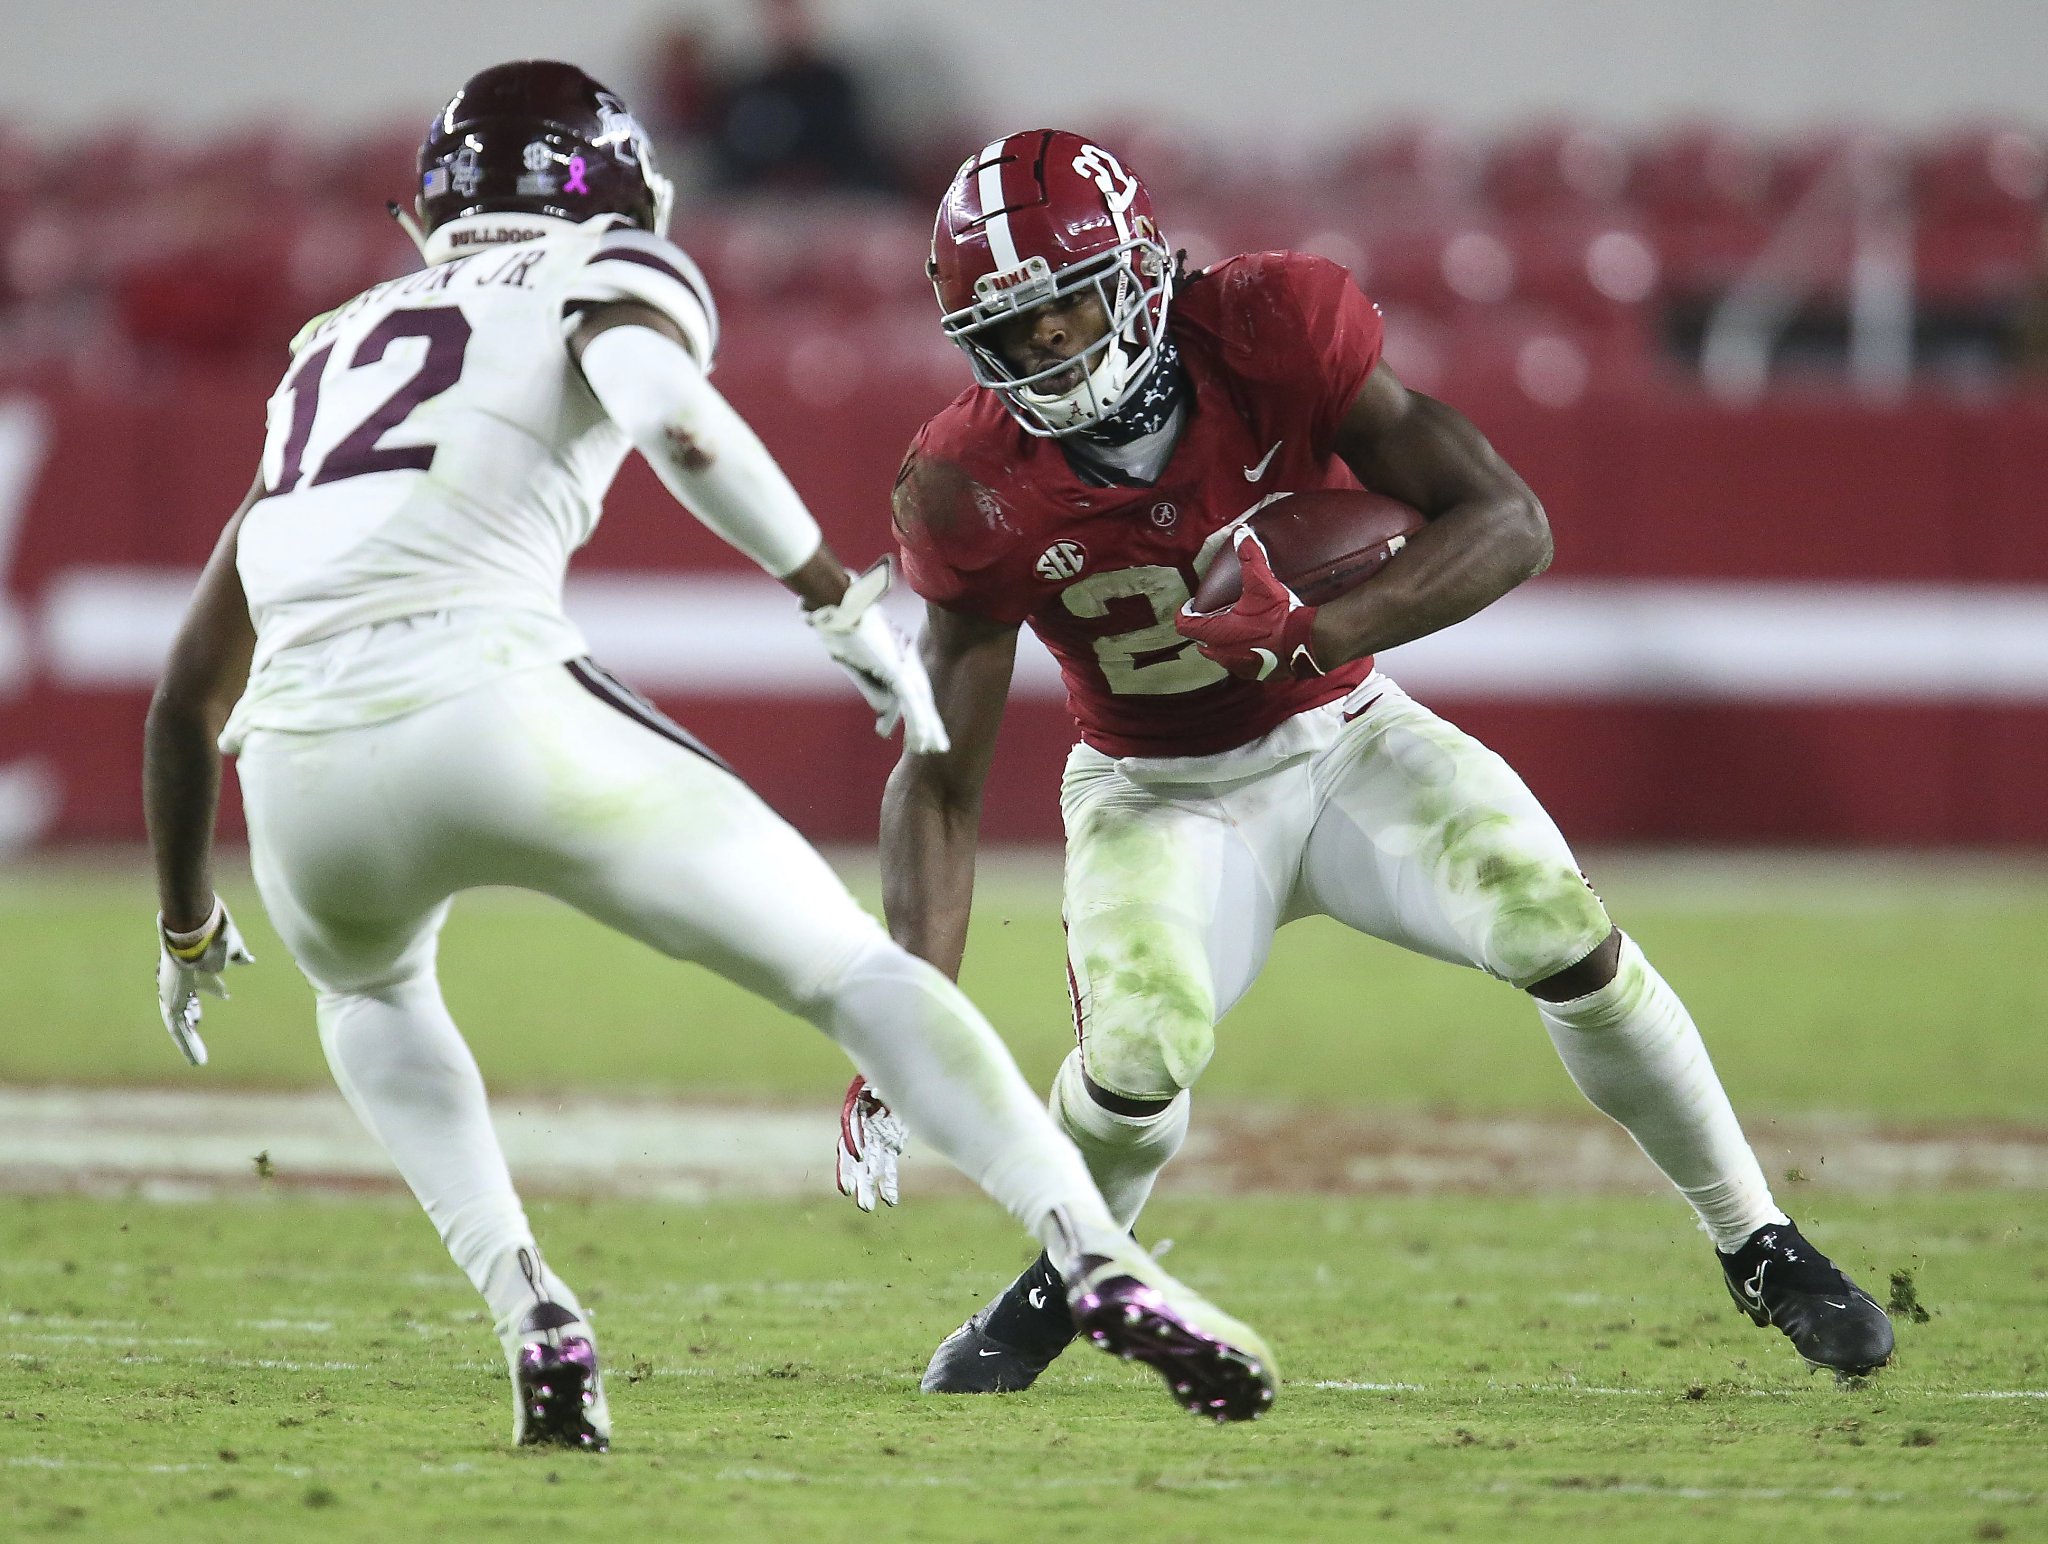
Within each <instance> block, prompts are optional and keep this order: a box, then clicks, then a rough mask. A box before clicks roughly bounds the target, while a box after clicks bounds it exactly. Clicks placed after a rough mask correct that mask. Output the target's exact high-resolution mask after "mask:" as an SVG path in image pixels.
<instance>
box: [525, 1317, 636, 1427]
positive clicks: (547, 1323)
mask: <svg viewBox="0 0 2048 1544" xmlns="http://www.w3.org/2000/svg"><path fill="white" fill-rule="evenodd" d="M506 1351H507V1353H508V1354H509V1355H510V1357H511V1361H512V1441H513V1444H514V1445H515V1446H517V1447H538V1446H550V1447H566V1448H574V1449H577V1450H579V1451H581V1452H585V1453H602V1452H604V1451H606V1450H607V1449H608V1448H610V1446H611V1435H612V1420H611V1412H610V1410H609V1409H608V1408H607V1407H606V1404H605V1397H604V1381H603V1377H602V1375H601V1374H600V1373H599V1371H598V1366H597V1347H595V1346H594V1345H592V1344H591V1342H590V1333H589V1329H588V1327H587V1326H586V1325H585V1324H584V1323H583V1322H582V1321H581V1320H580V1319H578V1318H577V1317H576V1315H575V1314H573V1313H571V1312H570V1311H569V1310H568V1309H566V1308H564V1307H563V1306H562V1305H561V1304H560V1303H550V1302H545V1301H543V1302H541V1303H538V1304H536V1305H535V1306H534V1309H533V1311H532V1312H531V1313H529V1314H528V1315H527V1316H526V1319H525V1322H524V1323H522V1324H521V1325H520V1327H519V1331H518V1334H517V1337H516V1338H515V1339H514V1340H513V1341H512V1342H511V1343H510V1344H508V1345H507V1346H506Z"/></svg>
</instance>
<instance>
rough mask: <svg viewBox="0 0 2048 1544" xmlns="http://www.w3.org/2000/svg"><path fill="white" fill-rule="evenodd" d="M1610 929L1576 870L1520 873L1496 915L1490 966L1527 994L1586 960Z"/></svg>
mask: <svg viewBox="0 0 2048 1544" xmlns="http://www.w3.org/2000/svg"><path fill="white" fill-rule="evenodd" d="M1613 931H1614V924H1613V922H1612V921H1610V920H1609V919H1608V916H1607V908H1606V907H1605V906H1603V905H1601V904H1600V897H1599V896H1597V895H1595V894H1594V893H1593V887H1592V886H1591V885H1589V884H1588V883H1587V882H1586V880H1585V877H1584V876H1583V875H1582V874H1580V873H1579V871H1578V870H1577V869H1574V868H1567V867H1564V866H1562V865H1545V866H1544V867H1543V868H1542V869H1540V870H1537V871H1534V872H1531V871H1526V870H1525V871H1523V872H1521V873H1520V874H1518V875H1517V876H1516V879H1515V883H1514V884H1513V886H1512V887H1511V890H1510V891H1509V893H1506V894H1504V895H1503V897H1502V905H1501V907H1500V909H1499V911H1498V912H1497V913H1496V914H1495V920H1494V926H1493V937H1492V940H1491V949H1490V951H1489V952H1490V953H1491V955H1492V961H1491V962H1490V963H1491V964H1492V966H1493V969H1494V971H1495V973H1496V974H1498V975H1500V976H1502V977H1504V978H1506V979H1507V980H1509V981H1512V982H1513V983H1514V984H1515V985H1516V986H1517V987H1520V988H1523V989H1524V990H1526V989H1527V988H1529V987H1531V986H1534V985H1535V984H1537V983H1538V982H1541V981H1546V980H1548V979H1549V978H1550V977H1552V976H1555V975H1557V974H1558V973H1560V972H1562V971H1568V970H1570V969H1571V968H1572V967H1573V966H1575V965H1578V964H1580V963H1581V962H1583V961H1584V960H1586V959H1587V958H1588V957H1589V956H1591V955H1593V954H1594V953H1596V952H1597V951H1598V950H1599V949H1600V947H1601V946H1602V945H1603V944H1605V943H1606V942H1607V939H1608V937H1609V935H1610V934H1612V933H1613Z"/></svg>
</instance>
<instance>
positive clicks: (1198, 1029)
mask: <svg viewBox="0 0 2048 1544" xmlns="http://www.w3.org/2000/svg"><path fill="white" fill-rule="evenodd" d="M1215 1051H1216V1031H1215V1028H1214V1026H1213V1025H1211V1024H1210V1022H1209V1020H1208V1018H1207V1017H1206V1016H1204V1015H1199V1014H1194V1013H1189V1012H1185V1011H1176V1010H1174V1009H1171V1008H1167V1007H1164V1006H1162V1005H1159V1004H1151V1005H1147V1004H1134V1005H1133V1011H1132V1013H1131V1014H1130V1015H1129V1016H1128V1017H1125V1016H1124V1015H1121V1014H1110V1015H1105V1014H1102V1013H1101V1012H1100V1010H1099V1007H1098V1011H1097V1013H1096V1014H1095V1015H1094V1016H1093V1017H1092V1018H1091V1019H1090V1021H1089V1024H1088V1032H1087V1034H1086V1035H1084V1036H1083V1037H1082V1040H1081V1067H1082V1070H1083V1071H1084V1072H1086V1073H1087V1074H1088V1081H1089V1082H1091V1083H1093V1084H1094V1085H1095V1086H1096V1087H1097V1088H1100V1089H1102V1090H1103V1091H1105V1092H1106V1093H1111V1094H1114V1095H1116V1096H1117V1097H1119V1098H1122V1099H1132V1100H1140V1101H1146V1102H1154V1101H1165V1100H1169V1099H1172V1098H1173V1097H1174V1096H1175V1095H1177V1094H1179V1093H1180V1091H1181V1090H1182V1089H1184V1088H1192V1087H1194V1085H1195V1080H1196V1079H1197V1078H1199V1077H1200V1076H1201V1075H1202V1069H1203V1068H1204V1067H1206V1066H1208V1065H1209V1058H1210V1057H1211V1056H1212V1055H1214V1054H1215Z"/></svg>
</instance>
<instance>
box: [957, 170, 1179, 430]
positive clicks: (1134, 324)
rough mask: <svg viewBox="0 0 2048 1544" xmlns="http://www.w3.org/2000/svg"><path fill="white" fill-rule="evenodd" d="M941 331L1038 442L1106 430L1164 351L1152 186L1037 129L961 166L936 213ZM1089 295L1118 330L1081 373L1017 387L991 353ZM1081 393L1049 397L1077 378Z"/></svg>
mask: <svg viewBox="0 0 2048 1544" xmlns="http://www.w3.org/2000/svg"><path fill="white" fill-rule="evenodd" d="M926 271H927V272H928V273H929V274H930V276H931V281H932V288H933V289H935V290H936V291H937V292H938V297H939V310H940V311H941V312H942V313H943V315H942V316H941V318H940V326H942V327H943V328H944V329H945V332H946V336H947V337H949V338H951V339H952V340H953V341H954V342H955V343H957V344H959V345H960V347H961V348H962V349H963V350H964V351H965V352H966V354H967V358H968V361H969V362H970V363H971V364H972V366H973V368H974V378H975V380H977V381H978V382H980V383H981V384H982V385H983V386H986V387H987V388H988V389H989V390H991V391H993V392H995V393H996V394H997V395H998V396H1000V397H1001V398H1002V399H1003V402H1004V404H1005V405H1006V406H1007V407H1008V408H1009V410H1010V413H1011V416H1012V417H1014V418H1015V419H1016V420H1017V422H1018V423H1019V424H1021V425H1023V427H1024V428H1025V430H1026V431H1028V432H1029V433H1031V434H1035V435H1040V436H1056V435H1065V434H1071V433H1073V432H1074V431H1076V430H1078V429H1086V428H1088V427H1089V426H1091V425H1093V424H1098V423H1101V422H1102V421H1103V420H1104V419H1106V418H1109V417H1111V416H1113V415H1114V414H1116V413H1117V412H1118V411H1119V410H1121V409H1122V408H1123V407H1124V406H1125V405H1126V404H1127V403H1129V402H1130V401H1131V399H1132V398H1133V397H1134V396H1135V395H1136V394H1137V393H1138V392H1139V391H1140V390H1141V389H1142V388H1143V387H1144V386H1145V383H1146V381H1147V380H1148V379H1149V378H1150V376H1151V375H1152V372H1153V369H1154V367H1155V366H1156V365H1157V364H1158V362H1159V354H1160V347H1161V344H1162V343H1163V342H1164V340H1165V337H1166V309H1167V306H1168V305H1169V304H1170V303H1171V301H1172V299H1173V261H1172V254H1171V253H1169V252H1168V251H1167V248H1166V245H1165V243H1164V242H1163V241H1161V240H1160V237H1159V227H1158V226H1157V225H1156V224H1155V223H1154V221H1153V218H1152V199H1151V195H1149V194H1148V193H1146V191H1145V185H1144V184H1143V183H1142V182H1140V181H1139V180H1138V178H1137V176H1136V174H1135V173H1133V172H1132V171H1131V170H1130V169H1129V168H1127V167H1126V166H1125V165H1124V164H1123V163H1122V162H1121V161H1119V160H1118V159H1117V158H1116V157H1115V156H1114V155H1112V154H1110V152H1109V151H1107V150H1105V149H1103V148H1102V146H1100V145H1097V144H1095V143H1093V142H1091V141H1089V140H1086V139H1083V138H1082V137H1081V136H1080V135H1078V134H1069V133H1065V132H1064V131H1061V130H1057V129H1032V130H1029V131H1027V132H1025V133H1022V134H1012V135H1009V136H1008V137H1007V138H1004V139H999V140H995V141H993V142H992V143H990V144H987V145H984V146H983V147H982V148H981V149H980V150H979V151H977V152H976V153H975V154H974V155H972V156H969V157H968V158H967V160H966V161H965V162H964V163H962V165H961V167H960V170H959V171H958V172H957V173H955V175H954V177H953V185H952V186H951V187H949V188H948V189H947V190H946V196H945V198H944V199H943V200H941V201H940V204H939V216H938V220H937V222H936V223H935V224H934V225H933V227H932V252H931V262H930V264H929V266H928V268H927V270H926ZM1090 288H1092V289H1093V290H1094V291H1095V293H1096V295H1097V296H1098V297H1099V298H1100V299H1101V301H1102V309H1103V312H1104V314H1105V315H1106V316H1108V318H1109V330H1108V331H1107V332H1106V333H1104V334H1103V336H1102V337H1101V338H1099V339H1097V340H1095V341H1094V342H1092V343H1091V344H1089V345H1088V347H1086V348H1085V349H1083V350H1082V351H1081V352H1080V353H1079V354H1078V355H1076V356H1075V358H1074V359H1072V360H1063V361H1061V362H1060V363H1058V364H1055V365H1052V366H1049V367H1047V368H1046V369H1043V370H1038V371H1033V372H1029V373H1020V372H1019V371H1018V370H1017V369H1016V368H1015V367H1014V366H1012V365H1011V364H1010V363H1009V361H1007V360H1006V359H1004V358H1003V356H1002V355H1001V353H999V352H998V351H997V350H996V348H995V347H994V346H993V341H992V336H991V334H992V331H993V329H994V328H995V327H996V326H998V325H999V324H1000V323H1002V322H1004V321H1006V320H1008V319H1009V318H1011V317H1014V316H1018V315H1020V314H1022V313H1024V312H1027V311H1030V310H1032V309H1034V308H1035V307H1038V306H1042V305H1045V304H1046V303H1047V302H1049V301H1054V300H1062V299H1066V298H1068V297H1070V296H1072V295H1074V294H1076V293H1078V292H1080V291H1083V290H1086V289H1090ZM1076 363H1079V364H1080V365H1082V366H1083V367H1084V368H1083V373H1082V378H1081V380H1080V381H1079V382H1078V383H1077V384H1075V385H1074V386H1072V387H1070V388H1068V389H1065V390H1061V391H1052V390H1048V389H1047V387H1048V386H1049V384H1050V383H1051V382H1052V380H1053V379H1054V377H1057V376H1060V375H1064V374H1065V373H1066V372H1068V371H1069V370H1071V369H1073V368H1074V366H1075V364H1076Z"/></svg>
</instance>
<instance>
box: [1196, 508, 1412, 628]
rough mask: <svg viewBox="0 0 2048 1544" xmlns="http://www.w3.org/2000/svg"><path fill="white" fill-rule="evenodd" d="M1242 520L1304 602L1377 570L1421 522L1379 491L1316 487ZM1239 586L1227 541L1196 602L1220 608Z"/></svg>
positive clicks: (1340, 590) (1329, 596)
mask: <svg viewBox="0 0 2048 1544" xmlns="http://www.w3.org/2000/svg"><path fill="white" fill-rule="evenodd" d="M1247 524H1249V525H1250V526H1251V528H1252V530H1253V531H1254V532H1256V533H1257V534H1258V537H1259V540H1261V541H1262V542H1264V543H1265V544H1266V557H1267V558H1268V560H1269V561H1271V563H1272V565H1273V572H1274V574H1276V575H1277V576H1278V577H1279V579H1280V580H1281V582H1282V583H1284V584H1285V585H1286V586H1287V587H1288V588H1289V589H1290V590H1292V591H1294V593H1295V594H1296V595H1299V596H1300V597H1301V598H1302V600H1303V601H1304V602H1306V603H1307V604H1308V605H1311V606H1320V605H1322V604H1323V603H1324V602H1325V601H1332V600H1335V599H1336V598H1337V597H1338V596H1339V595H1342V594H1344V593H1345V592H1346V591H1348V590H1351V589H1353V588H1355V587H1356V586H1357V585H1359V584H1361V583H1363V582H1364V581H1365V580H1367V579H1369V578H1371V577H1372V576H1373V575H1374V574H1376V573H1378V572H1379V571H1380V569H1381V568H1383V567H1384V566H1385V565H1386V563H1387V560H1388V559H1390V558H1391V557H1393V555H1394V554H1395V553H1397V552H1399V551H1400V550H1401V548H1402V547H1403V546H1405V545H1406V544H1407V541H1408V538H1409V537H1411V536H1413V535H1414V534H1415V533H1416V532H1417V531H1419V530H1421V529H1422V527H1423V525H1424V524H1425V522H1424V520H1423V518H1422V516H1421V514H1420V513H1418V512H1417V511H1416V510H1414V509H1412V508H1410V507H1409V506H1408V505H1406V504H1403V503H1402V502H1401V501H1400V500H1399V499H1390V498H1388V497H1387V496H1386V495H1385V494H1383V493H1365V492H1361V491H1360V490H1358V489H1356V488H1317V489H1313V490H1311V491H1309V492H1306V493H1289V494H1286V495H1283V496H1282V497H1280V498H1277V499H1275V500H1274V501H1273V502H1272V503H1270V504H1267V505H1264V506H1262V507H1261V508H1260V509H1259V510H1258V511H1257V512H1256V513H1255V514H1253V515H1252V517H1251V519H1250V520H1249V521H1248V522H1247ZM1241 588H1242V580H1241V577H1240V575H1239V573H1238V564H1237V549H1236V547H1235V545H1234V544H1233V543H1232V542H1226V543H1225V544H1224V545H1223V546H1222V547H1221V548H1220V549H1219V550H1218V551H1217V553H1216V556H1215V558H1214V560H1213V561H1211V563H1210V564H1209V567H1208V569H1207V570H1206V571H1205V572H1204V573H1203V575H1202V582H1201V583H1200V584H1198V585H1197V586H1196V587H1195V597H1194V600H1195V609H1196V610H1197V611H1221V610H1222V609H1223V608H1224V607H1226V606H1228V605H1230V604H1231V603H1232V602H1233V601H1235V600H1236V599H1237V597H1238V594H1239V593H1240V590H1241Z"/></svg>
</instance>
